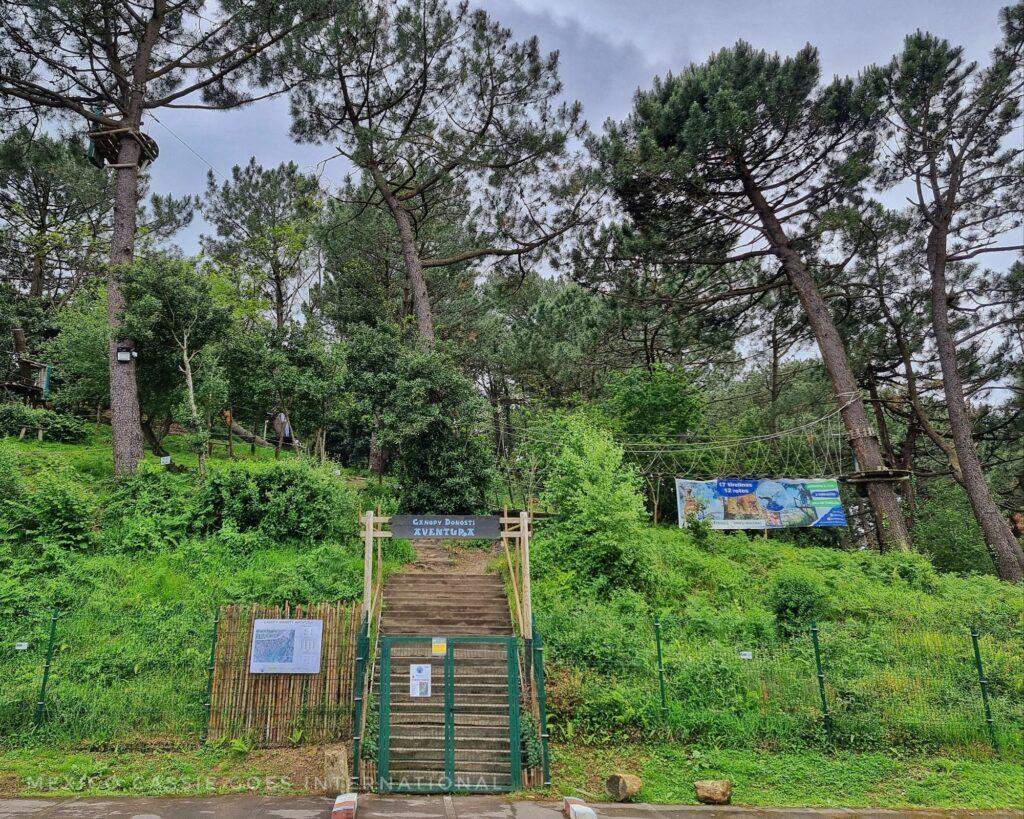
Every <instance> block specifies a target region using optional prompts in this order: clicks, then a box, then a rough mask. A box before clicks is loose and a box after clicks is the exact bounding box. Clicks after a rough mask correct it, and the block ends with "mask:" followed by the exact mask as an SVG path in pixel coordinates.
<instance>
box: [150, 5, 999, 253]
mask: <svg viewBox="0 0 1024 819" xmlns="http://www.w3.org/2000/svg"><path fill="white" fill-rule="evenodd" d="M474 1H475V2H476V3H477V5H479V6H481V7H483V8H485V9H487V10H488V11H489V12H490V13H491V14H492V15H493V16H494V17H495V18H497V19H498V20H500V21H501V22H503V23H505V24H506V25H508V26H510V27H511V28H512V29H513V30H514V31H515V33H516V34H517V35H518V36H520V37H526V36H529V35H532V34H536V35H537V36H538V37H539V38H540V43H541V47H542V48H544V49H546V50H549V51H554V50H557V51H558V52H560V55H561V75H562V79H563V82H564V85H565V93H566V95H567V96H568V97H572V98H575V99H578V100H580V101H581V102H582V103H583V106H584V111H585V113H586V116H587V118H588V119H589V120H590V122H591V124H592V125H593V126H594V127H595V128H599V127H600V125H601V124H602V123H603V122H604V121H605V120H606V119H607V118H608V117H613V118H622V117H624V116H625V115H626V114H628V112H629V109H630V105H631V99H632V96H633V93H634V91H636V89H637V88H638V87H647V86H649V85H650V82H651V78H652V77H654V76H655V75H657V74H663V73H665V72H666V71H670V70H671V71H678V70H679V69H681V68H683V67H684V66H686V65H687V64H689V63H691V62H698V61H701V60H703V59H705V58H706V57H707V56H708V55H709V54H711V53H712V52H714V51H715V50H717V49H719V48H721V47H723V46H727V45H731V44H732V43H734V42H735V41H736V40H737V39H745V40H748V41H750V42H751V43H753V44H754V45H755V46H758V47H761V48H766V49H769V50H773V51H779V52H782V53H792V52H793V51H795V50H797V49H799V48H800V47H801V46H803V45H804V44H805V43H807V42H811V43H813V44H815V45H816V46H818V48H819V50H820V52H821V58H822V65H823V69H824V73H825V75H826V76H827V77H830V76H832V75H833V74H853V73H856V72H857V71H859V70H860V69H861V68H863V67H864V66H866V65H869V64H871V63H877V62H884V61H886V60H888V59H889V58H890V57H891V56H892V55H893V54H894V53H895V52H896V51H898V50H899V48H900V46H901V43H902V40H903V37H904V35H905V34H907V33H908V32H911V31H913V30H914V29H918V28H921V29H925V30H928V31H931V32H933V33H935V34H938V35H940V36H943V37H946V38H948V39H950V40H951V41H953V42H955V43H959V44H962V45H963V46H965V47H966V49H967V52H968V55H969V56H970V57H972V58H975V59H979V60H984V59H985V57H986V55H987V53H988V52H989V51H990V50H991V48H992V47H993V46H994V45H995V44H996V43H997V41H998V39H999V26H998V16H997V15H998V11H999V9H1000V7H1001V6H1003V5H1005V4H1006V3H1005V0H474ZM160 118H161V120H162V122H163V124H164V125H165V126H166V127H167V128H169V129H170V131H168V130H166V129H165V128H164V127H163V126H162V125H160V124H157V123H152V124H151V125H150V130H151V132H152V134H153V136H154V137H156V138H157V140H158V141H159V143H160V159H159V161H157V162H156V163H155V165H154V166H153V169H152V188H153V190H154V191H158V192H160V193H173V194H176V195H182V194H186V193H198V192H201V191H202V190H203V189H204V187H205V184H206V173H207V171H208V170H209V167H208V164H207V163H209V165H212V166H213V167H214V168H215V169H216V171H217V172H218V173H219V174H228V173H229V172H230V169H231V166H232V165H233V164H243V163H244V162H245V161H247V160H248V158H249V157H250V156H255V157H256V159H257V161H258V162H260V163H261V164H263V165H265V166H271V165H276V164H278V163H280V162H285V161H288V160H294V161H295V162H297V163H298V164H299V165H300V166H301V167H303V168H308V169H312V168H313V167H315V166H316V164H317V163H318V162H319V161H320V160H322V159H323V158H324V157H325V156H326V155H327V153H328V152H327V151H326V149H324V148H322V147H316V146H309V145H296V144H294V143H293V142H292V141H291V140H290V139H289V138H288V123H289V116H288V107H287V102H286V101H284V100H277V101H271V102H267V103H262V104H260V105H257V106H253V107H251V108H249V109H244V110H241V111H231V112H202V111H199V112H197V111H167V112H165V113H162V114H161V115H160ZM171 132H173V134H176V135H177V136H178V137H180V138H181V140H183V141H184V143H187V145H188V146H189V147H186V145H185V144H183V142H181V141H179V140H178V138H177V137H175V136H174V135H172V133H171ZM197 154H198V156H197ZM345 171H346V168H345V167H344V166H343V165H341V164H340V163H338V162H337V161H336V162H335V163H332V164H331V165H330V166H328V168H327V177H328V179H330V178H334V179H339V178H341V177H342V176H343V175H344V173H345ZM201 230H202V225H201V224H197V225H195V226H193V227H192V228H191V229H190V230H189V231H188V232H187V233H186V234H185V235H183V236H181V237H180V242H181V244H182V245H183V246H184V248H185V249H186V250H194V249H195V248H196V246H197V237H198V234H199V232H200V231H201Z"/></svg>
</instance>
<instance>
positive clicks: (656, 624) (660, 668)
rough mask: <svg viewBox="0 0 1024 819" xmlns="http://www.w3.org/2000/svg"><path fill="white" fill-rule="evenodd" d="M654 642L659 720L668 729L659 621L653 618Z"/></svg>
mask: <svg viewBox="0 0 1024 819" xmlns="http://www.w3.org/2000/svg"><path fill="white" fill-rule="evenodd" d="M654 643H655V645H656V646H657V648H658V685H659V687H660V688H661V721H662V722H663V723H664V725H665V730H666V731H667V730H668V699H667V697H666V696H665V662H664V659H663V658H662V654H661V621H660V620H659V619H658V618H657V617H655V618H654Z"/></svg>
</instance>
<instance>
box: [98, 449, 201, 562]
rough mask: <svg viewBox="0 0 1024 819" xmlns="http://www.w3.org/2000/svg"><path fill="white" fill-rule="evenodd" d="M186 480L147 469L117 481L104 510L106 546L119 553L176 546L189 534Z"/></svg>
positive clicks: (152, 550) (148, 550)
mask: <svg viewBox="0 0 1024 819" xmlns="http://www.w3.org/2000/svg"><path fill="white" fill-rule="evenodd" d="M186 481H187V478H182V477H180V476H178V475H174V474H173V473H170V472H167V471H164V470H157V469H152V468H149V469H147V468H145V467H143V468H142V469H140V470H139V471H138V472H137V473H136V474H134V475H132V476H130V477H125V478H122V479H121V480H120V481H118V484H117V487H116V489H115V490H114V492H113V494H112V495H111V497H110V498H109V500H108V501H107V504H106V508H105V510H104V515H103V532H102V541H103V545H104V547H105V548H108V549H111V550H113V551H119V552H155V551H159V550H160V549H164V548H168V547H176V546H177V545H178V544H179V543H180V542H181V539H182V538H183V537H185V535H186V530H187V528H188V521H189V518H190V509H189V503H188V500H187V498H188V485H187V483H186Z"/></svg>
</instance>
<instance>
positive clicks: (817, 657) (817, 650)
mask: <svg viewBox="0 0 1024 819" xmlns="http://www.w3.org/2000/svg"><path fill="white" fill-rule="evenodd" d="M811 639H812V640H813V641H814V665H815V666H816V667H817V669H818V693H819V694H821V714H822V717H823V719H824V723H825V738H826V739H827V740H828V743H829V745H831V744H832V714H831V713H829V710H828V697H827V696H826V695H825V670H824V669H823V668H822V665H821V645H820V644H819V642H818V621H817V620H814V621H812V622H811Z"/></svg>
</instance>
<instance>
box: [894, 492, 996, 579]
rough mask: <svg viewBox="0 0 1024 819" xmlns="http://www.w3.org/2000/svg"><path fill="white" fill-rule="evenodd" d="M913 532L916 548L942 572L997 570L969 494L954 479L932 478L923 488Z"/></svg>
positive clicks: (986, 572) (920, 493)
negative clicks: (968, 496) (975, 516)
mask: <svg viewBox="0 0 1024 819" xmlns="http://www.w3.org/2000/svg"><path fill="white" fill-rule="evenodd" d="M912 534H913V538H914V548H915V549H917V550H919V551H920V552H921V553H922V554H925V555H927V556H928V557H929V558H931V561H932V563H933V564H934V566H935V568H936V569H938V570H939V571H942V572H959V573H962V574H967V573H970V572H982V573H984V574H993V575H994V574H995V573H996V567H995V563H994V562H993V561H992V555H991V553H990V552H989V550H988V546H987V545H986V544H985V535H984V534H983V533H982V531H981V527H980V526H978V522H977V520H975V518H974V513H973V512H972V510H971V504H970V502H969V501H968V499H967V494H966V493H965V492H964V490H963V489H961V488H960V487H959V486H957V485H956V484H954V483H953V482H952V481H942V480H933V481H929V482H928V483H927V484H926V485H925V486H924V487H921V488H920V491H919V502H918V508H917V510H916V512H915V514H914V529H913V532H912Z"/></svg>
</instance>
